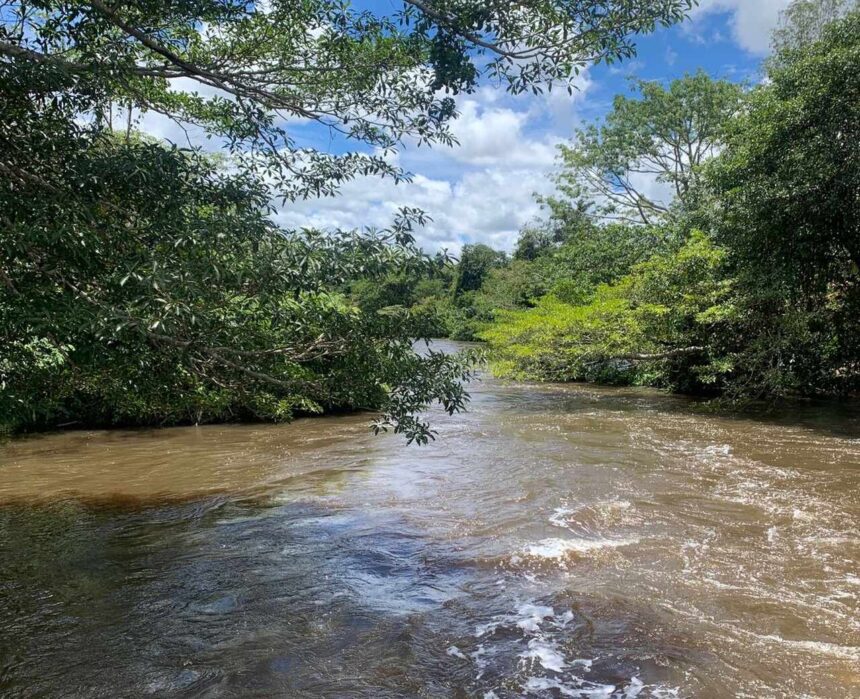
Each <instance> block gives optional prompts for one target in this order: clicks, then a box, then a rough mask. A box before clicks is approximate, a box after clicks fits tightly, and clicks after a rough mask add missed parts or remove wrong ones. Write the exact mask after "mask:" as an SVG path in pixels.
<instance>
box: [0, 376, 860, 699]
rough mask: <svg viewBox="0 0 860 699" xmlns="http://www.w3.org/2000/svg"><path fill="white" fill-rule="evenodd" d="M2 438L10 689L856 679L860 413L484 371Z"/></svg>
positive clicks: (0, 587)
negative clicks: (231, 411) (394, 433)
mask: <svg viewBox="0 0 860 699" xmlns="http://www.w3.org/2000/svg"><path fill="white" fill-rule="evenodd" d="M473 393H474V397H475V401H474V404H473V408H472V411H471V412H470V413H468V414H466V415H463V416H459V417H456V418H454V419H452V420H447V421H445V420H440V421H439V427H440V428H441V429H440V438H439V440H438V441H437V442H436V443H435V444H432V445H431V446H429V447H426V448H409V449H406V448H404V447H403V444H402V441H401V440H399V439H398V438H396V437H381V438H376V437H373V436H372V435H370V434H369V433H368V431H367V418H366V417H362V416H354V417H345V418H332V419H322V420H307V421H301V422H298V423H295V424H293V425H289V426H269V427H260V426H254V427H239V426H229V427H205V428H187V429H171V430H164V431H149V430H147V431H125V432H77V433H69V434H61V435H50V436H46V437H41V438H34V439H27V440H22V441H17V442H13V443H11V444H8V445H5V446H4V447H2V450H0V560H2V566H0V630H2V631H0V695H2V696H10V697H17V696H20V697H30V696H36V695H38V696H50V697H61V696H62V697H65V696H75V697H90V696H93V697H101V696H104V697H119V696H129V697H137V696H147V695H151V696H159V697H162V696H203V697H221V696H243V697H244V696H285V697H368V698H376V697H411V696H425V697H484V698H486V699H491V698H492V697H497V698H498V699H504V698H505V697H520V696H530V697H604V698H607V699H608V698H616V699H627V698H632V697H642V698H645V697H732V696H746V697H795V696H808V697H838V698H840V699H841V698H843V697H850V696H860V674H858V668H860V603H858V598H860V566H858V562H860V531H858V529H860V496H858V492H860V439H858V436H860V433H858V431H857V422H856V418H855V417H852V416H850V415H839V414H836V413H834V412H833V411H822V410H814V409H812V408H810V409H808V410H806V411H805V412H804V413H803V414H800V415H797V414H795V415H793V416H791V418H790V419H789V418H785V419H780V418H776V417H772V418H770V419H766V420H765V419H761V420H753V419H740V418H734V419H733V418H723V417H715V416H708V415H703V414H701V413H699V412H696V411H695V410H693V409H692V406H691V405H690V403H689V402H688V401H685V400H682V399H678V398H672V397H667V396H661V395H659V394H655V393H651V392H644V391H632V390H609V389H594V388H588V387H575V386H564V387H558V386H546V387H535V386H523V385H507V384H502V383H499V382H495V381H492V380H486V381H485V382H484V383H483V384H482V385H480V386H476V387H474V390H473Z"/></svg>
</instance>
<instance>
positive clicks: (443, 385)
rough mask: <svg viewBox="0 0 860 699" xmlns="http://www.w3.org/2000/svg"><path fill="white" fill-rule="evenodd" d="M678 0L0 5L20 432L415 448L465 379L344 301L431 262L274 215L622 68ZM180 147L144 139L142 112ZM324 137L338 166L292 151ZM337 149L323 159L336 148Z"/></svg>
mask: <svg viewBox="0 0 860 699" xmlns="http://www.w3.org/2000/svg"><path fill="white" fill-rule="evenodd" d="M690 4H691V3H690V2H689V1H688V0H662V1H661V2H659V3H656V4H655V3H652V2H650V0H649V1H646V0H611V1H610V2H586V3H571V2H570V1H569V0H541V1H540V2H537V3H533V4H531V5H530V6H529V7H528V8H527V9H525V10H521V9H516V10H514V9H513V8H512V6H511V5H510V3H508V2H506V1H503V0H491V1H490V2H486V3H481V4H480V5H476V4H475V3H474V2H471V0H447V1H446V2H441V1H433V0H404V2H403V4H402V5H401V6H400V8H399V9H398V10H396V11H394V12H393V13H392V14H390V15H385V14H382V13H380V12H371V11H363V10H357V9H355V8H352V7H351V6H350V5H349V4H348V3H344V2H341V1H340V0H302V1H300V2H296V1H294V0H271V1H269V2H266V3H254V2H250V3H246V2H234V0H176V1H171V2H166V1H165V0H143V1H141V2H135V3H115V4H109V3H106V2H105V1H104V0H89V1H88V2H80V3H66V2H59V1H58V0H36V1H35V2H34V1H31V0H28V1H27V2H23V1H17V2H16V1H14V0H0V91H1V92H2V97H3V99H2V101H0V121H2V123H3V125H4V128H3V129H2V131H0V212H2V213H0V216H2V218H0V225H2V228H0V240H2V246H0V250H2V252H0V279H2V283H3V287H2V296H0V316H2V330H0V373H2V376H0V380H2V395H0V409H2V413H3V414H2V416H0V419H2V420H3V421H4V422H6V423H8V424H10V425H11V426H12V427H13V428H15V429H31V428H38V427H51V426H54V425H57V424H61V423H63V422H68V421H75V420H76V421H79V422H81V423H85V424H116V423H126V424H138V423H156V424H161V423H164V422H171V423H177V422H189V421H195V420H198V421H199V420H217V419H228V418H230V417H236V416H253V417H265V418H288V417H289V416H290V415H292V414H293V413H294V412H297V411H298V412H302V411H318V410H325V409H333V408H362V407H374V408H381V409H382V410H383V418H382V423H381V425H380V426H381V427H385V426H388V425H392V426H393V427H394V428H395V429H396V430H398V431H402V432H404V433H405V434H406V435H407V436H408V437H409V438H410V439H417V440H419V441H423V440H426V439H427V438H428V436H429V435H430V431H429V427H428V426H427V424H426V423H425V422H423V421H421V420H420V419H419V418H417V417H416V413H417V412H418V411H420V410H421V409H423V407H425V406H426V405H427V404H428V403H430V402H433V401H440V402H441V403H443V405H444V406H445V408H446V409H448V410H449V411H455V410H459V409H460V408H462V406H463V405H464V402H465V398H466V394H465V391H464V389H463V387H462V385H461V383H460V380H461V379H464V378H467V377H468V375H469V372H468V369H467V367H466V364H465V363H464V361H463V360H461V359H458V358H454V357H445V356H443V355H439V354H438V353H432V352H431V353H429V354H422V355H419V354H416V353H415V352H414V351H413V350H412V340H413V339H414V337H415V336H416V334H415V327H414V325H412V324H411V322H410V320H409V317H408V314H407V315H406V316H394V315H385V314H379V313H362V312H361V310H360V309H357V308H355V307H353V305H352V304H351V303H349V302H348V300H347V299H346V298H345V297H344V296H343V295H342V294H340V293H339V292H340V290H341V289H342V288H343V287H344V285H345V284H347V283H348V282H350V281H352V280H355V279H359V278H371V279H374V278H376V279H380V278H384V277H386V276H387V275H389V274H390V273H395V274H397V273H400V272H405V271H408V270H410V269H412V268H415V267H421V266H422V265H425V264H426V263H427V260H426V258H425V257H424V256H423V255H422V254H421V253H420V252H419V251H418V250H417V249H416V248H415V246H414V242H413V238H412V233H411V231H412V227H413V226H414V225H420V224H421V223H422V222H423V221H424V220H425V218H424V215H423V213H422V212H418V211H415V210H407V211H405V212H404V213H403V215H402V216H401V217H399V219H398V220H397V221H395V222H394V224H393V225H392V227H391V228H390V230H388V231H366V232H364V233H354V232H342V231H341V232H339V231H332V232H328V233H325V234H323V233H320V232H314V231H298V232H297V231H284V230H280V229H278V228H277V227H275V226H274V225H273V224H272V222H271V219H270V214H271V213H272V208H271V205H272V202H273V201H274V200H276V199H277V198H279V199H281V200H282V201H283V202H284V203H285V204H287V202H289V201H290V200H292V199H295V198H299V197H308V196H319V195H331V194H334V193H336V192H337V191H338V189H339V187H340V186H341V185H342V184H343V183H344V182H345V181H347V180H349V179H351V178H354V177H357V176H360V175H379V176H383V177H391V178H394V179H396V180H398V181H400V180H403V179H405V177H406V176H405V173H403V172H402V171H401V170H400V169H399V168H397V167H396V165H393V164H392V159H391V158H390V157H388V156H389V155H390V154H391V153H392V151H393V150H395V149H396V148H397V147H398V146H399V145H401V144H403V143H405V142H410V143H415V142H417V143H425V144H429V143H439V142H441V143H450V142H451V140H452V139H451V136H450V132H449V130H448V124H449V122H450V120H451V119H452V118H454V117H455V115H456V110H455V103H454V101H453V99H452V96H451V95H452V94H456V93H457V92H460V91H470V90H472V89H474V88H475V87H476V86H477V85H478V83H479V81H480V80H481V79H482V78H483V77H485V76H489V77H493V78H496V79H498V80H500V81H501V82H502V83H504V84H505V85H506V87H507V88H508V89H509V90H511V91H514V92H517V91H523V90H526V89H534V90H539V89H543V87H545V86H546V85H548V84H551V83H553V82H561V83H568V84H569V81H570V80H571V79H572V78H573V76H574V75H575V73H576V71H577V70H578V68H579V67H581V66H583V65H586V64H588V63H591V62H593V61H598V60H605V61H611V60H616V59H619V58H622V57H625V56H629V55H631V53H632V51H633V46H632V39H631V37H632V35H633V34H635V33H637V32H640V31H647V30H649V29H651V28H653V27H654V26H655V25H656V24H657V23H661V22H662V23H671V22H674V21H677V20H679V19H680V18H681V17H682V16H683V12H684V10H685V9H687V8H688V7H689V6H690ZM145 112H155V113H158V114H160V115H163V116H165V117H167V118H169V119H171V120H173V121H174V122H176V123H177V124H178V125H180V126H181V127H182V128H196V129H198V130H201V131H202V132H203V133H204V134H205V135H206V136H207V137H208V138H210V139H211V140H212V141H213V142H214V143H215V144H217V145H220V146H223V152H224V157H223V158H222V162H220V163H219V162H216V159H213V157H212V156H211V155H208V154H206V153H203V152H201V151H200V150H199V149H195V148H188V149H182V150H180V149H179V148H177V147H175V146H172V145H169V144H161V143H151V142H147V141H146V140H144V139H141V138H139V137H138V136H137V135H136V134H135V131H134V126H135V123H136V120H137V119H138V118H139V117H140V115H141V114H142V113H145ZM300 124H318V125H321V126H323V127H325V128H327V129H328V130H329V132H330V133H331V134H332V135H333V137H334V138H336V139H340V141H341V143H342V144H343V148H338V149H337V150H338V151H339V152H338V153H327V152H321V151H319V150H316V149H314V148H313V147H310V146H309V145H308V144H307V143H302V142H300V141H297V140H296V136H295V135H294V134H295V133H296V132H297V131H298V132H300V131H299V130H298V129H297V128H296V127H297V126H298V125H300ZM340 151H342V152H340Z"/></svg>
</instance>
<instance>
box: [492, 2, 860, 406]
mask: <svg viewBox="0 0 860 699" xmlns="http://www.w3.org/2000/svg"><path fill="white" fill-rule="evenodd" d="M814 4H815V3H810V2H806V0H802V1H801V2H798V3H795V6H797V7H801V9H803V12H800V11H799V10H797V11H795V12H789V14H788V15H787V19H786V23H785V24H784V25H783V29H782V30H781V34H779V36H778V39H779V41H778V42H777V49H776V53H775V55H774V57H773V58H772V59H771V60H770V61H768V80H767V81H766V82H765V83H764V84H762V85H760V86H758V87H756V88H755V89H753V90H751V91H750V92H749V93H748V94H746V95H744V96H743V99H741V93H740V91H739V90H738V89H737V88H734V87H731V88H730V87H729V86H725V85H722V84H720V83H714V82H712V81H711V80H710V79H708V78H706V77H705V76H695V78H693V79H689V78H684V79H682V80H680V81H677V82H675V83H673V84H672V85H670V86H669V87H668V88H662V87H659V86H654V87H651V88H649V90H648V91H643V94H642V96H641V98H640V99H639V100H638V101H637V102H636V103H635V104H632V105H631V103H630V101H629V100H627V99H624V100H619V101H616V104H615V110H614V111H613V112H611V113H610V115H609V116H608V117H607V120H606V125H604V126H602V127H600V128H595V129H592V130H589V131H588V132H587V133H588V134H591V136H590V137H588V138H587V139H586V140H585V142H584V145H583V140H582V138H580V139H579V140H578V141H576V142H575V144H574V145H573V146H571V147H568V148H567V149H565V151H564V152H563V156H562V172H561V175H560V179H561V180H562V182H563V183H570V187H569V188H568V191H567V192H565V191H564V188H562V193H563V194H568V195H570V196H569V198H568V199H567V200H565V199H558V200H556V201H555V202H551V208H550V219H549V221H548V222H547V228H548V229H549V230H551V231H555V230H558V229H559V228H560V227H563V226H564V225H565V221H566V220H567V217H569V213H568V212H571V211H576V212H581V211H582V210H583V208H584V209H585V210H588V211H593V212H594V213H595V214H596V215H597V218H603V217H604V216H606V215H610V216H611V215H620V216H622V217H623V218H625V219H626V221H627V225H626V227H624V228H622V229H620V230H619V229H617V228H607V227H606V226H601V227H599V228H598V230H597V231H596V232H592V233H590V234H589V235H588V236H586V237H585V238H584V239H582V238H580V239H579V240H577V239H575V238H574V239H571V242H570V243H569V244H568V247H567V248H566V247H565V246H564V245H563V246H562V247H561V248H559V249H553V248H547V252H546V253H544V255H543V256H539V257H538V258H537V259H536V260H535V264H544V265H547V263H548V260H553V261H555V262H557V261H558V260H559V258H560V257H561V256H563V255H567V256H568V257H569V258H571V259H581V258H582V257H583V256H584V255H587V254H593V250H594V248H593V246H585V247H584V246H583V243H584V242H586V241H588V240H595V239H596V240H602V241H603V243H604V245H605V246H606V247H605V248H604V254H603V255H602V257H600V258H598V257H592V259H593V260H594V262H595V264H593V265H590V266H589V269H590V271H591V276H590V277H589V276H586V275H584V274H582V273H581V272H576V267H575V266H573V267H571V266H568V269H570V270H571V275H570V278H571V283H575V282H582V281H583V280H586V279H589V278H590V279H595V280H596V281H597V282H603V283H602V284H600V283H598V284H596V285H595V286H592V287H591V288H590V289H587V295H586V296H585V297H580V298H579V299H571V298H570V297H567V298H565V296H564V294H563V290H564V288H565V286H564V284H557V285H556V287H555V289H554V292H553V293H552V294H550V295H549V296H546V297H544V298H542V299H540V300H539V301H537V302H536V304H534V305H535V307H534V308H526V309H520V310H504V311H503V312H501V313H497V314H496V317H497V320H496V322H495V323H494V324H493V325H491V326H489V327H487V328H486V329H485V330H484V332H483V335H484V337H485V338H486V339H487V340H489V341H490V344H491V346H492V347H493V348H494V350H495V351H496V357H497V359H498V362H499V364H498V365H499V367H500V368H501V369H502V370H503V371H506V372H507V373H510V374H513V375H517V376H526V377H533V378H543V379H550V380H584V379H587V380H602V381H613V382H623V383H630V382H633V383H648V384H655V385H661V386H666V387H670V388H673V389H678V390H687V391H696V392H703V391H704V392H711V391H713V392H719V393H722V394H724V395H728V396H730V397H735V398H739V399H745V400H746V399H750V398H752V399H757V398H768V399H770V398H775V397H779V396H785V395H835V396H840V395H851V394H856V393H857V391H858V390H860V344H858V342H860V340H859V339H860V320H858V319H860V252H858V251H860V131H858V125H860V10H856V9H855V10H853V11H848V10H846V9H845V7H844V6H845V5H846V4H850V3H841V4H839V5H840V7H841V9H839V11H838V12H837V11H836V10H835V9H833V8H834V7H836V5H837V4H838V3H828V2H823V3H820V4H823V5H826V7H825V9H827V8H830V10H833V13H835V14H836V15H838V17H839V18H838V19H836V20H835V21H832V22H830V23H829V24H826V26H823V27H822V26H819V25H818V24H815V23H813V24H812V25H810V24H809V22H807V19H808V17H809V16H810V14H809V13H810V12H811V13H812V15H813V16H814V17H819V16H821V13H816V12H813V10H814V7H812V6H813V5H814ZM795 6H792V7H793V9H795ZM830 10H828V12H829V11H830ZM825 14H826V13H825ZM792 18H794V19H792ZM798 21H803V22H804V25H803V27H801V28H800V29H798V31H793V30H792V26H793V25H792V22H798ZM801 29H802V30H803V31H801ZM807 29H809V31H806V30H807ZM803 37H808V38H807V39H804V38H803ZM691 90H692V92H691ZM674 94H684V95H685V99H684V100H682V101H675V100H672V99H670V98H671V96H672V95H674ZM652 95H659V96H660V99H659V100H655V99H653V98H652ZM717 95H722V96H730V100H729V101H728V102H726V103H725V108H720V109H719V110H718V113H720V115H721V116H720V118H719V119H717V120H715V121H713V122H711V121H710V120H708V123H710V124H711V126H710V127H709V133H711V134H716V135H717V136H718V140H712V141H711V142H710V144H708V146H707V147H706V148H705V149H704V151H703V152H704V153H707V155H708V157H703V158H701V159H698V160H696V161H695V162H692V161H690V162H691V164H690V166H689V167H687V162H686V161H687V160H688V156H684V159H683V160H682V161H677V160H676V161H675V164H674V165H671V166H669V167H665V168H664V167H656V166H655V164H656V165H659V164H660V163H661V158H662V157H663V156H662V155H659V154H660V153H663V152H665V153H666V157H667V158H670V159H671V156H672V155H673V154H674V153H676V152H677V150H676V148H675V146H674V145H673V143H679V142H680V143H684V142H686V140H687V139H684V140H682V141H677V140H676V141H667V139H666V138H665V136H664V128H663V126H662V124H665V123H673V122H674V123H682V124H695V123H696V122H697V121H700V120H701V117H700V112H699V109H700V106H701V105H702V104H711V105H716V104H718V103H719V102H720V101H721V100H717V99H715V98H714V96H717ZM732 105H734V106H732ZM652 110H653V112H652ZM631 114H633V115H642V114H648V115H649V116H648V118H644V119H643V118H641V117H638V118H636V119H633V118H630V115H631ZM643 125H644V126H643ZM649 135H650V136H651V138H650V139H649ZM637 144H639V145H637ZM652 144H653V145H654V147H655V148H658V150H657V151H656V153H657V154H658V155H655V152H653V151H649V149H650V148H651V145H652ZM658 144H659V145H658ZM643 146H644V147H643ZM685 150H686V147H684V148H681V151H685ZM708 151H710V152H709V153H708ZM696 152H698V149H694V150H693V153H696ZM643 161H644V162H645V163H646V165H648V164H650V166H653V171H652V174H654V175H657V176H658V177H660V178H663V179H664V180H665V181H667V182H669V183H671V184H672V185H673V187H674V188H675V198H674V200H673V201H672V202H671V203H670V204H668V205H665V206H663V205H661V206H657V205H656V204H653V203H652V202H651V200H649V199H647V198H646V197H644V196H643V195H640V194H639V193H638V192H637V191H635V189H634V188H633V187H632V186H630V185H629V184H628V180H627V179H625V178H627V177H628V173H630V172H638V171H639V170H642V169H643V168H642V166H641V165H640V164H639V163H641V162H643ZM584 172H585V174H586V175H588V176H589V177H591V175H592V174H594V176H595V177H597V178H598V180H597V181H598V182H599V185H596V186H595V187H587V186H586V185H588V183H589V182H593V181H595V180H594V179H587V180H585V184H582V182H583V180H582V177H583V173H584ZM606 188H609V189H610V190H611V191H613V192H615V193H616V194H617V196H616V197H603V198H602V199H601V198H599V194H600V192H601V191H603V190H604V189H606ZM588 196H591V197H592V199H591V200H589V199H588V198H587V197H588ZM595 196H597V197H598V199H597V201H595V200H594V197H595ZM573 203H575V204H577V208H576V209H574V208H572V204H573ZM640 209H642V210H644V211H645V213H646V215H644V216H639V218H638V220H637V216H636V214H637V212H638V211H639V210H640ZM578 217H579V214H577V216H576V217H574V219H573V220H578ZM648 224H650V225H648ZM615 225H617V224H615ZM649 235H650V236H651V240H652V244H650V245H648V246H646V247H644V248H642V247H638V250H639V251H640V254H642V255H644V257H646V258H647V259H646V260H645V261H642V258H641V257H640V258H639V260H640V261H638V262H637V261H636V259H635V258H634V259H633V260H632V262H634V263H635V264H632V266H627V267H626V269H625V268H624V266H623V265H621V266H622V269H621V270H619V269H618V265H614V266H613V264H610V263H617V262H619V261H622V260H624V259H626V256H627V255H628V254H629V252H630V250H631V247H630V243H631V242H635V241H637V240H642V239H643V237H645V236H649ZM606 248H608V252H609V254H608V255H607V254H605V253H606ZM633 249H637V248H635V247H634V248H633ZM601 259H602V260H603V262H601V261H600V260H601ZM539 260H543V261H542V262H539ZM597 270H602V271H603V272H604V273H605V276H604V278H602V279H600V278H599V276H598V275H597V274H596V272H597Z"/></svg>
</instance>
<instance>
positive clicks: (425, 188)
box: [277, 167, 550, 253]
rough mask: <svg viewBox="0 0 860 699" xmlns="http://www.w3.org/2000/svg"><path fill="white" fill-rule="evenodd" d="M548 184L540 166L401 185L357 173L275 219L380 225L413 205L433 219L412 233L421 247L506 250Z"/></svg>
mask: <svg viewBox="0 0 860 699" xmlns="http://www.w3.org/2000/svg"><path fill="white" fill-rule="evenodd" d="M549 188H550V183H549V182H548V180H547V178H546V176H545V171H544V170H543V169H522V168H502V167H498V168H484V169H477V170H472V171H470V172H467V173H465V174H463V175H462V176H460V177H459V178H457V179H455V180H448V179H434V178H430V177H427V176H425V175H420V174H419V175H416V176H415V177H414V179H413V181H412V182H411V183H409V184H401V185H395V184H394V183H392V182H390V181H380V180H379V179H378V178H375V177H363V178H360V179H357V180H355V181H353V182H350V183H348V184H346V185H345V186H344V188H343V191H342V192H341V194H340V195H339V196H337V197H333V198H330V199H318V200H309V201H297V202H290V203H287V205H286V206H284V207H283V208H282V209H281V210H280V211H279V212H278V214H277V221H278V223H279V224H281V225H283V226H284V227H287V228H300V227H303V226H304V227H317V228H347V229H349V228H355V227H356V226H358V225H365V226H375V227H384V226H386V225H388V224H389V223H391V220H392V218H393V216H394V214H395V213H396V212H397V210H398V209H399V208H401V207H403V206H417V207H420V208H422V209H424V210H425V211H427V212H428V213H429V214H430V216H431V217H432V218H433V220H432V221H431V222H430V223H429V224H428V225H427V227H426V228H424V229H422V230H420V231H418V232H417V238H418V242H419V243H420V244H421V246H422V247H423V248H424V249H425V250H428V251H433V250H437V249H441V248H447V249H448V250H450V251H451V252H455V253H456V252H458V251H459V250H460V249H461V248H462V246H463V244H465V243H470V242H483V243H487V244H490V245H493V246H494V247H497V248H502V249H511V248H512V247H513V244H514V242H515V241H516V235H517V232H518V231H519V229H520V228H521V227H522V226H523V225H525V224H526V223H528V222H529V221H530V220H532V219H534V218H535V217H536V216H537V215H538V212H539V207H538V205H537V204H536V203H535V201H534V197H533V194H534V193H535V192H542V193H546V192H548V190H549Z"/></svg>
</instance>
